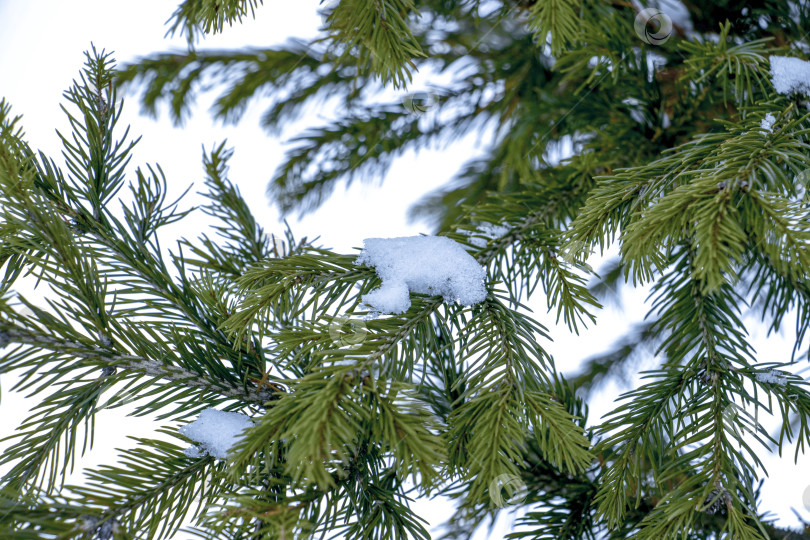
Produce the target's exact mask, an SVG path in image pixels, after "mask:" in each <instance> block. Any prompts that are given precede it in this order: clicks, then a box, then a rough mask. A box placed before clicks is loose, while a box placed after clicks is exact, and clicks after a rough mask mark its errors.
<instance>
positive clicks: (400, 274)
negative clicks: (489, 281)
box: [357, 236, 487, 314]
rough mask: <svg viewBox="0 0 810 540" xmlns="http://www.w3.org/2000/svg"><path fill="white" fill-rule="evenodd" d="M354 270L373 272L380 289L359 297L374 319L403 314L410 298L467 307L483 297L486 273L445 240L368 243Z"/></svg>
mask: <svg viewBox="0 0 810 540" xmlns="http://www.w3.org/2000/svg"><path fill="white" fill-rule="evenodd" d="M363 246H364V249H363V251H362V252H361V253H360V255H359V256H358V257H357V263H358V264H365V265H367V266H371V267H373V268H375V269H376V270H377V275H378V276H380V278H381V279H382V280H383V284H382V286H381V287H380V288H379V289H377V290H374V291H372V292H370V293H369V294H366V295H364V296H363V303H364V304H366V305H367V306H369V307H370V308H371V309H373V310H375V311H377V312H379V313H392V314H399V313H404V312H406V311H407V310H408V308H409V307H411V300H410V296H409V293H411V292H414V293H418V294H429V295H441V296H443V297H444V298H445V300H447V301H451V302H459V303H461V304H462V305H465V306H470V305H473V304H477V303H479V302H483V301H484V299H486V297H487V289H486V287H485V286H484V279H485V278H486V270H484V268H483V267H482V266H481V265H480V264H478V262H477V261H476V260H475V259H474V258H473V257H472V256H471V255H470V254H469V253H467V251H466V250H465V249H464V247H463V246H462V245H461V244H459V243H457V242H455V241H453V240H451V239H450V238H447V237H444V236H411V237H404V238H367V239H365V240H364V241H363Z"/></svg>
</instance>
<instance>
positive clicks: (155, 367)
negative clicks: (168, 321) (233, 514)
mask: <svg viewBox="0 0 810 540" xmlns="http://www.w3.org/2000/svg"><path fill="white" fill-rule="evenodd" d="M2 329H3V330H2V332H3V335H4V336H5V337H6V339H7V340H8V342H9V343H20V344H25V345H32V346H34V347H37V348H40V349H45V350H50V351H53V352H55V353H59V354H62V355H68V356H72V357H75V358H82V359H86V360H94V361H95V362H93V364H94V365H103V366H109V367H115V368H121V369H124V370H127V371H131V372H138V373H144V374H145V375H148V376H150V377H153V378H156V379H164V380H167V381H171V382H172V383H175V384H182V385H184V386H189V387H192V388H198V389H200V390H204V391H208V392H213V393H216V394H220V395H222V396H224V397H227V398H231V399H236V400H239V401H241V402H244V403H253V404H258V405H263V404H265V403H267V402H269V401H272V400H274V399H278V392H279V391H280V389H278V388H277V389H275V390H269V389H264V388H256V389H255V390H248V389H246V388H244V387H240V386H238V385H235V384H231V383H229V382H228V381H223V380H219V379H213V378H211V377H206V376H205V375H203V374H201V373H198V372H194V371H189V370H187V369H184V368H182V367H181V366H177V365H173V364H170V363H167V362H164V361H161V360H157V359H151V358H143V357H139V356H134V355H130V354H120V353H117V352H115V351H113V350H109V349H108V348H106V347H99V346H98V344H95V346H94V345H91V344H85V343H78V342H73V341H67V340H64V339H60V338H55V337H51V336H46V335H42V334H37V333H33V332H30V331H26V330H24V329H20V328H15V327H14V326H11V325H2Z"/></svg>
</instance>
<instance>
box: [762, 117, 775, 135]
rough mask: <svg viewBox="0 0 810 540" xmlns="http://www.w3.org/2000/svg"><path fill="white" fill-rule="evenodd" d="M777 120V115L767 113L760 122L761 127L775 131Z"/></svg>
mask: <svg viewBox="0 0 810 540" xmlns="http://www.w3.org/2000/svg"><path fill="white" fill-rule="evenodd" d="M774 122H776V117H775V116H774V115H772V114H771V113H768V114H766V115H765V118H763V119H762V122H760V123H759V125H760V127H761V128H762V129H764V130H765V131H770V132H773V123H774Z"/></svg>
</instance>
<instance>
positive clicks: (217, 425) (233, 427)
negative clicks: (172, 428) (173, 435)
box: [180, 409, 253, 459]
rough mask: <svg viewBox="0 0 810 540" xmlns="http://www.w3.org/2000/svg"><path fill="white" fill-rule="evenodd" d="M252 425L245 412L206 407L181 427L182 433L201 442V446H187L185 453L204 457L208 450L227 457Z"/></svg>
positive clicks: (220, 456)
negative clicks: (194, 418) (195, 417)
mask: <svg viewBox="0 0 810 540" xmlns="http://www.w3.org/2000/svg"><path fill="white" fill-rule="evenodd" d="M252 425H253V422H251V421H250V417H249V416H247V415H245V414H241V413H235V412H226V411H218V410H217V409H205V410H204V411H203V412H201V413H200V416H199V417H198V418H197V419H196V420H194V421H193V422H192V423H190V424H186V425H185V426H183V427H181V428H180V433H181V434H182V435H185V436H186V437H188V438H189V439H191V440H193V441H196V442H198V443H200V446H191V447H189V448H187V449H186V450H185V451H184V453H185V454H186V455H187V456H189V457H202V456H203V455H205V453H206V452H207V453H208V454H211V455H212V456H214V457H217V458H222V459H225V458H227V457H228V451H229V450H230V449H231V448H232V447H233V446H234V445H235V444H236V443H237V442H238V441H239V438H240V437H241V435H242V432H243V431H244V430H245V429H247V428H249V427H251V426H252Z"/></svg>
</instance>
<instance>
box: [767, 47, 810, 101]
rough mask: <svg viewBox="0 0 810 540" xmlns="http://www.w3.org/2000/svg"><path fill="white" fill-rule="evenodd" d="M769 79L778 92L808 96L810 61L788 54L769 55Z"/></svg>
mask: <svg viewBox="0 0 810 540" xmlns="http://www.w3.org/2000/svg"><path fill="white" fill-rule="evenodd" d="M771 81H772V82H773V87H774V89H775V90H776V91H777V92H779V93H780V94H785V95H790V94H793V93H798V94H806V95H808V96H810V62H808V61H806V60H802V59H801V58H793V57H790V56H771Z"/></svg>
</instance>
